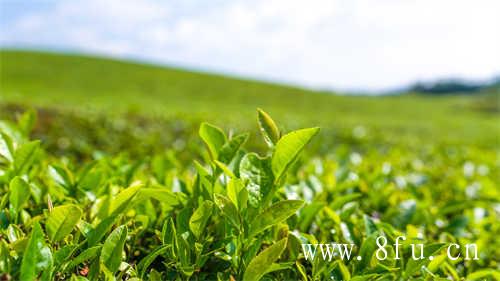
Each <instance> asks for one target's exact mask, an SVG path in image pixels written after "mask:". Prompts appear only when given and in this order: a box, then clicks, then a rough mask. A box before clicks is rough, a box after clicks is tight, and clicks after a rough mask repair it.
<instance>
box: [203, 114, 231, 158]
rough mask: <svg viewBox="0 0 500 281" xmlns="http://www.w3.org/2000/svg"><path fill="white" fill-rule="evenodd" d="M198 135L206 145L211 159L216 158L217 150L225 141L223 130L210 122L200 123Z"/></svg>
mask: <svg viewBox="0 0 500 281" xmlns="http://www.w3.org/2000/svg"><path fill="white" fill-rule="evenodd" d="M199 135H200V137H201V139H202V140H203V141H204V142H205V144H206V145H207V147H208V150H209V151H210V155H211V156H212V159H214V160H215V159H217V158H218V156H219V151H220V150H221V148H222V146H224V144H225V143H226V141H227V139H226V135H225V134H224V132H223V131H222V130H221V129H219V128H218V127H216V126H213V125H211V124H208V123H201V126H200V130H199Z"/></svg>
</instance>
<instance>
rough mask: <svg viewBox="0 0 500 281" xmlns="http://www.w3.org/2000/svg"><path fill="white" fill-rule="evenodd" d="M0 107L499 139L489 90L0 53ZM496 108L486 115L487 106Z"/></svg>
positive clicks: (426, 137) (477, 140)
mask: <svg viewBox="0 0 500 281" xmlns="http://www.w3.org/2000/svg"><path fill="white" fill-rule="evenodd" d="M0 62H1V84H0V92H1V96H0V102H2V103H3V104H6V103H17V104H23V105H33V106H41V107H48V108H57V109H64V110H68V109H69V110H71V111H78V112H89V111H90V112H92V113H96V112H97V113H103V112H104V113H105V114H109V113H113V114H115V113H126V112H132V113H137V114H139V115H142V116H147V117H162V118H163V117H166V118H176V117H179V118H183V119H191V120H195V121H199V120H205V121H209V122H214V123H218V124H222V125H223V126H224V127H225V128H234V127H237V128H243V129H248V128H253V120H254V116H255V109H256V108H258V107H259V108H263V109H265V110H266V111H268V112H271V113H272V114H273V116H275V118H276V119H278V120H280V121H281V123H282V124H283V126H285V127H287V128H297V127H301V126H307V125H309V126H310V125H317V126H321V127H322V128H324V129H327V130H330V129H331V130H338V131H343V130H352V128H354V127H356V126H363V127H365V128H366V129H367V130H370V131H372V132H373V133H379V132H381V131H383V132H384V134H385V135H388V136H391V137H395V138H399V137H401V136H403V137H409V138H419V139H423V140H430V141H431V142H434V141H435V140H436V138H437V139H438V140H445V141H451V142H454V141H459V142H469V143H482V144H490V145H491V144H492V143H495V142H496V141H498V134H499V133H500V126H499V125H498V102H499V100H498V97H499V94H498V92H497V93H487V94H484V95H483V96H481V97H477V96H473V97H470V96H445V97H429V96H420V95H416V94H405V95H401V96H384V97H366V96H340V95H334V93H327V92H315V91H310V90H305V89H299V88H293V87H288V86H285V85H278V84H270V83H263V82H258V81H250V80H243V79H236V78H231V77H224V76H218V75H211V74H203V73H197V72H189V71H184V70H179V69H175V68H164V67H159V66H153V65H144V64H135V63H129V62H122V61H115V60H109V59H100V58H91V57H83V56H75V55H59V54H48V53H36V52H16V51H1V52H0ZM495 103H496V104H497V106H496V111H493V112H492V111H491V106H488V105H491V104H495Z"/></svg>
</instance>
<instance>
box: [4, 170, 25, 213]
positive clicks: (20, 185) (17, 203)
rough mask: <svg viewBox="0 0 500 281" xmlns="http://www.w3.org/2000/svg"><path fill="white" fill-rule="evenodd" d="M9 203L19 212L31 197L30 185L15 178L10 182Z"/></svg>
mask: <svg viewBox="0 0 500 281" xmlns="http://www.w3.org/2000/svg"><path fill="white" fill-rule="evenodd" d="M9 189H10V195H9V202H10V204H11V206H12V208H13V209H14V210H16V211H19V210H20V209H21V208H22V206H23V205H24V204H26V202H27V201H28V199H29V197H30V187H29V185H28V184H27V183H26V182H25V181H24V180H23V179H21V178H20V177H15V178H13V179H12V180H11V181H10V186H9Z"/></svg>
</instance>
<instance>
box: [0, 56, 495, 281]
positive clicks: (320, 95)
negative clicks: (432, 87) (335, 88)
mask: <svg viewBox="0 0 500 281" xmlns="http://www.w3.org/2000/svg"><path fill="white" fill-rule="evenodd" d="M499 97H500V92H499V90H498V89H490V90H487V91H484V92H483V93H479V94H474V95H454V96H439V97H436V96H429V95H420V94H416V93H406V94H402V95H398V96H382V97H368V96H352V95H350V96H348V95H337V94H335V93H331V92H327V91H313V90H307V89H301V88H297V87H292V86H285V85H280V84H272V83H265V82H259V81H253V80H245V79H241V78H234V77H227V76H221V75H213V74H208V73H198V72H192V71H186V70H182V69H177V68H166V67H161V66H156V65H146V64H139V63H132V62H124V61H118V60H110V59H104V58H95V57H86V56H78V55H62V54H54V53H41V52H28V51H12V50H2V51H0V119H2V121H0V132H1V134H0V280H500V273H499V270H500V240H499V239H498V237H500V186H499V185H500V159H499V156H500V150H499V148H500V146H499V145H500V143H499V137H500V109H499V108H500V104H499ZM259 108H261V109H262V110H260V109H259ZM398 236H404V237H405V238H406V240H405V241H401V240H399V243H400V245H399V247H397V248H396V249H395V248H394V244H395V243H396V242H397V241H398V239H397V237H398ZM380 237H382V238H383V239H385V241H386V242H387V243H386V245H384V246H383V247H380V246H379V245H378V244H377V242H379V241H377V239H379V238H380ZM318 243H346V244H349V245H350V244H352V245H353V248H352V251H351V253H352V257H351V258H350V259H343V258H341V257H340V255H341V253H336V254H335V255H334V256H333V258H332V259H331V260H329V259H327V260H323V259H321V258H318V257H319V256H321V255H320V254H318V255H317V258H316V259H314V260H310V259H306V257H305V255H304V252H303V247H302V244H318ZM420 243H421V244H423V255H424V256H425V258H423V259H414V258H413V257H412V254H413V252H412V246H411V245H412V244H420ZM467 244H474V245H475V246H476V248H477V258H468V256H467V254H468V253H467V251H466V250H467V248H466V245H467ZM391 245H392V246H391ZM450 245H453V247H450ZM396 252H398V253H396ZM382 253H385V254H386V257H385V258H384V259H381V258H380V254H382ZM469 254H470V253H469ZM417 255H418V254H417ZM430 256H432V257H433V258H432V259H430V258H429V257H430ZM396 257H397V258H396ZM473 257H474V256H473Z"/></svg>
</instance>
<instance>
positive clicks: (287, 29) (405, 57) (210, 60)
mask: <svg viewBox="0 0 500 281" xmlns="http://www.w3.org/2000/svg"><path fill="white" fill-rule="evenodd" d="M499 11H500V1H498V0H474V1H472V0H469V1H462V0H415V1H410V0H376V1H375V0H308V1H295V0H276V1H275V0H251V1H241V0H232V1H229V0H210V1H201V0H180V1H177V0H141V1H135V0H86V1H84V0H82V1H62V0H61V1H55V0H54V1H43V0H39V1H17V0H0V46H1V47H4V48H6V47H9V48H12V47H15V48H32V49H33V48H35V49H37V48H40V49H45V50H47V49H48V50H63V51H69V52H83V53H90V54H98V55H105V56H111V57H117V58H130V59H136V60H145V61H149V62H155V63H159V64H165V65H175V66H181V67H186V68H190V69H200V70H203V71H210V72H219V73H225V74H231V75H236V76H243V77H249V78H255V79H263V80H268V81H277V82H283V83H290V84H294V85H301V86H305V87H311V88H318V89H338V90H367V91H381V90H390V89H393V88H398V87H401V86H404V85H407V84H409V83H412V82H415V81H420V80H435V79H439V78H450V77H457V78H463V79H471V80H482V79H489V78H492V77H495V76H498V75H499V74H500V51H499V50H500V16H498V13H499Z"/></svg>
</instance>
